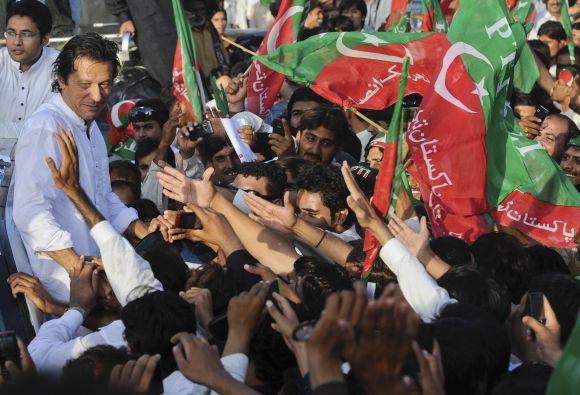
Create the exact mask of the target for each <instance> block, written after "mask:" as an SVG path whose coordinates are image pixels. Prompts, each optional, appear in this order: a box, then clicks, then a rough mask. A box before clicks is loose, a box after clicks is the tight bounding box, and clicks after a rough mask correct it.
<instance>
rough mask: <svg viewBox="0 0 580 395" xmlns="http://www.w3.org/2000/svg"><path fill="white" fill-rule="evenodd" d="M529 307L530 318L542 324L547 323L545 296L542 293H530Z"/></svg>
mask: <svg viewBox="0 0 580 395" xmlns="http://www.w3.org/2000/svg"><path fill="white" fill-rule="evenodd" d="M528 307H529V309H530V317H532V318H535V319H536V320H537V321H539V322H540V323H542V324H544V323H546V318H545V317H544V294H543V293H541V292H529V293H528Z"/></svg>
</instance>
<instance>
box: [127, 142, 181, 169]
mask: <svg viewBox="0 0 580 395" xmlns="http://www.w3.org/2000/svg"><path fill="white" fill-rule="evenodd" d="M159 143H160V141H159V139H154V138H149V137H146V138H144V139H143V140H141V141H139V142H138V143H137V149H135V164H137V165H138V164H139V160H140V159H141V158H144V157H146V156H147V155H149V154H151V153H152V152H155V151H157V148H159ZM165 162H166V163H167V164H168V165H170V166H173V167H175V154H174V153H173V150H172V149H171V147H167V155H165ZM139 177H141V176H140V175H139Z"/></svg>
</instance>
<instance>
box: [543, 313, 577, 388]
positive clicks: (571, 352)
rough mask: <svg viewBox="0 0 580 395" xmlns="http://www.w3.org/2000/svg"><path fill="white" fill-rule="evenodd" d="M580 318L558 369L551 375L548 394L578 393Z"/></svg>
mask: <svg viewBox="0 0 580 395" xmlns="http://www.w3.org/2000/svg"><path fill="white" fill-rule="evenodd" d="M579 367H580V319H578V318H576V326H575V327H574V331H573V332H572V335H570V337H569V338H568V342H567V343H566V347H565V348H564V352H563V354H562V357H561V358H560V361H558V365H557V366H556V369H555V370H554V372H553V373H552V377H550V382H549V383H548V390H547V392H546V395H576V394H578V389H579V388H580V369H579Z"/></svg>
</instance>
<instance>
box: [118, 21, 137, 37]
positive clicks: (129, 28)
mask: <svg viewBox="0 0 580 395" xmlns="http://www.w3.org/2000/svg"><path fill="white" fill-rule="evenodd" d="M125 32H129V33H131V37H134V36H135V33H136V32H137V30H135V25H134V24H133V21H131V20H128V21H125V22H123V23H121V26H120V27H119V34H121V35H122V34H123V33H125Z"/></svg>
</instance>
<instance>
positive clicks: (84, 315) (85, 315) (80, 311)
mask: <svg viewBox="0 0 580 395" xmlns="http://www.w3.org/2000/svg"><path fill="white" fill-rule="evenodd" d="M70 310H76V311H78V312H79V313H81V315H82V316H83V320H84V319H85V318H86V317H87V312H86V311H85V309H83V308H82V307H78V306H70V307H69V308H68V309H66V311H65V312H64V313H65V314H66V313H67V312H68V311H70Z"/></svg>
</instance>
